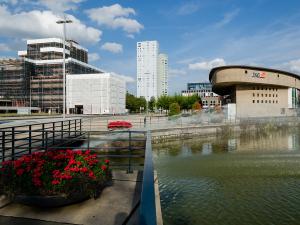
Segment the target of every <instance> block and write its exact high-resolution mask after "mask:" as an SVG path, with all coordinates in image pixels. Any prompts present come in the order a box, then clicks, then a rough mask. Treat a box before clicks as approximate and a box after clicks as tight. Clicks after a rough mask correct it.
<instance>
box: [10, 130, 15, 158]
mask: <svg viewBox="0 0 300 225" xmlns="http://www.w3.org/2000/svg"><path fill="white" fill-rule="evenodd" d="M11 156H12V157H11V159H12V160H15V128H14V127H12V128H11Z"/></svg>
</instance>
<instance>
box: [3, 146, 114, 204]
mask: <svg viewBox="0 0 300 225" xmlns="http://www.w3.org/2000/svg"><path fill="white" fill-rule="evenodd" d="M110 180H111V171H110V169H109V160H104V161H99V160H98V159H97V158H96V154H92V153H91V152H90V151H80V150H76V151H75V150H74V151H72V150H55V151H48V152H37V153H33V154H31V155H24V156H22V157H21V158H19V159H17V160H15V161H5V162H3V163H2V168H1V169H0V185H1V186H2V187H3V191H4V193H6V194H8V195H9V196H11V197H15V196H35V198H36V196H47V197H49V196H55V197H57V196H63V197H64V198H69V199H77V200H78V199H83V198H84V197H87V196H94V197H95V196H97V194H99V192H100V191H101V190H102V189H103V187H104V186H105V185H106V184H107V182H108V181H110ZM79 196H82V198H79Z"/></svg>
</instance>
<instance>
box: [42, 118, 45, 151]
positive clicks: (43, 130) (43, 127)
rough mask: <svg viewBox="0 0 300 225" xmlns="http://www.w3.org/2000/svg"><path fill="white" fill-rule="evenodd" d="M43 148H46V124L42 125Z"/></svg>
mask: <svg viewBox="0 0 300 225" xmlns="http://www.w3.org/2000/svg"><path fill="white" fill-rule="evenodd" d="M42 146H43V148H44V147H45V124H44V123H43V124H42Z"/></svg>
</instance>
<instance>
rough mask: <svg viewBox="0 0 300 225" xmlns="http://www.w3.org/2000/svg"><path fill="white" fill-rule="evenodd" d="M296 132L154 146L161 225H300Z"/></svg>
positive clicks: (299, 132) (299, 153)
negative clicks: (162, 222)
mask: <svg viewBox="0 0 300 225" xmlns="http://www.w3.org/2000/svg"><path fill="white" fill-rule="evenodd" d="M299 137H300V130H280V131H274V132H270V133H267V134H266V133H255V132H253V133H250V132H249V133H243V134H241V135H234V136H230V137H224V136H222V137H219V136H216V137H208V138H197V139H196V140H195V139H190V140H185V141H173V142H171V143H164V144H157V145H154V146H153V147H154V161H155V167H156V170H157V171H158V176H159V183H160V192H161V204H162V210H163V218H164V224H166V225H168V224H172V225H173V224H174V225H177V224H213V225H215V224H222V225H227V224H228V225H229V224H230V225H243V224H263V225H268V224H275V225H277V224H278V225H281V224H283V225H289V224H299V223H300V222H299V221H300V191H299V187H300V151H299V140H300V138H299Z"/></svg>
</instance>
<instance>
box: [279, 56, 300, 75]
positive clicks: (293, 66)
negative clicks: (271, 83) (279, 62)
mask: <svg viewBox="0 0 300 225" xmlns="http://www.w3.org/2000/svg"><path fill="white" fill-rule="evenodd" d="M283 67H284V68H286V69H288V70H290V71H292V72H295V73H300V59H295V60H291V61H289V62H287V63H285V64H284V65H283Z"/></svg>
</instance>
